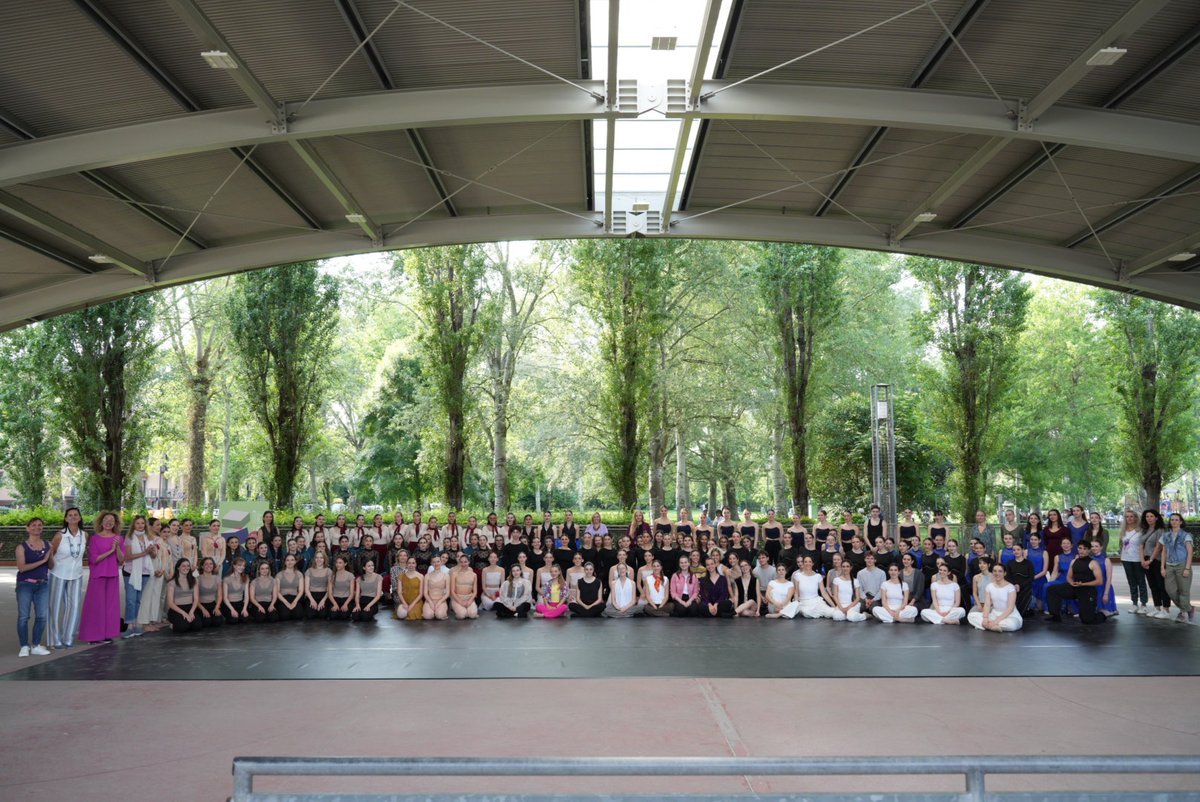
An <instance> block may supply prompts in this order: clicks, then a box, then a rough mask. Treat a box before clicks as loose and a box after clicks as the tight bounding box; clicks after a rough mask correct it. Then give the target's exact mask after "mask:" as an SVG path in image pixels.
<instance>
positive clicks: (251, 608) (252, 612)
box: [246, 602, 279, 624]
mask: <svg viewBox="0 0 1200 802" xmlns="http://www.w3.org/2000/svg"><path fill="white" fill-rule="evenodd" d="M246 613H247V615H249V616H250V620H251V621H253V622H254V623H256V624H267V623H274V622H275V621H278V620H279V608H278V607H276V608H275V609H274V610H272V609H271V603H270V602H267V603H266V604H264V605H262V609H261V610H260V609H258V605H257V604H255V603H254V602H250V603H249V604H248V605H246Z"/></svg>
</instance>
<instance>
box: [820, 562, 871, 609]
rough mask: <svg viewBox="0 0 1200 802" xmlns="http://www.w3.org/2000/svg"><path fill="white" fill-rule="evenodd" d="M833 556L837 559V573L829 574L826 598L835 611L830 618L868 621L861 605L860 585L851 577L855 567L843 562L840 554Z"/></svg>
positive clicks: (831, 572)
mask: <svg viewBox="0 0 1200 802" xmlns="http://www.w3.org/2000/svg"><path fill="white" fill-rule="evenodd" d="M833 556H834V557H836V558H837V560H836V562H837V573H836V574H835V573H834V572H833V571H830V572H829V577H830V578H829V582H828V586H827V589H826V596H825V598H826V599H827V600H828V601H829V606H830V607H831V608H832V609H833V614H832V615H830V616H829V617H830V618H832V619H833V620H834V621H850V622H858V621H866V620H867V616H866V614H865V613H863V611H862V609H861V607H860V604H859V603H860V602H861V601H862V598H861V597H860V595H859V592H858V584H857V583H856V582H855V581H854V578H853V577H852V576H850V572H851V568H852V567H853V566H851V565H850V563H849V562H848V561H845V560H842V558H841V555H840V554H835V555H833Z"/></svg>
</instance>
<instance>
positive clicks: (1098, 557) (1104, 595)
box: [1091, 538, 1119, 617]
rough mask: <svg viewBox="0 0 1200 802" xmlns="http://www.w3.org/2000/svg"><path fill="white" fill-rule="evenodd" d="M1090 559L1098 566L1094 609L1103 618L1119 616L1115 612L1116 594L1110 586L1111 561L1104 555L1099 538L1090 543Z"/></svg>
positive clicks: (1102, 545)
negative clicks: (1098, 585)
mask: <svg viewBox="0 0 1200 802" xmlns="http://www.w3.org/2000/svg"><path fill="white" fill-rule="evenodd" d="M1091 546H1092V559H1093V560H1094V561H1095V562H1096V564H1097V565H1099V566H1100V587H1098V588H1096V609H1097V610H1098V611H1099V612H1101V613H1103V614H1104V615H1105V616H1109V617H1111V616H1114V615H1119V613H1118V612H1117V594H1116V592H1114V591H1113V586H1112V570H1113V565H1112V561H1111V560H1109V559H1108V555H1107V554H1105V553H1104V544H1103V543H1101V541H1100V539H1099V538H1093V539H1092V541H1091Z"/></svg>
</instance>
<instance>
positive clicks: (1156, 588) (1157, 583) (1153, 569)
mask: <svg viewBox="0 0 1200 802" xmlns="http://www.w3.org/2000/svg"><path fill="white" fill-rule="evenodd" d="M1146 581H1147V582H1149V583H1150V599H1151V601H1153V602H1154V606H1155V607H1161V608H1162V609H1164V610H1167V609H1169V608H1170V607H1171V600H1170V599H1168V598H1167V580H1166V577H1164V576H1163V575H1162V561H1161V560H1151V561H1150V567H1149V568H1147V569H1146ZM1184 612H1187V611H1186V610H1185V611H1184Z"/></svg>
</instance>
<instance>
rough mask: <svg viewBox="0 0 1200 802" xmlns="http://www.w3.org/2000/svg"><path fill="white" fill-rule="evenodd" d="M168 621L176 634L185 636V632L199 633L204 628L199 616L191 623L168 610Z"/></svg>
mask: <svg viewBox="0 0 1200 802" xmlns="http://www.w3.org/2000/svg"><path fill="white" fill-rule="evenodd" d="M167 620H168V621H170V622H171V629H172V631H174V632H177V633H179V634H183V633H184V632H197V631H199V630H201V629H203V628H204V623H203V622H202V621H201V620H200V616H199V614H197V615H196V617H195V618H193V619H192V620H191V621H188V620H187V619H186V618H184V617H183V616H182V615H180V614H179V613H177V612H175V611H174V610H167Z"/></svg>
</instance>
